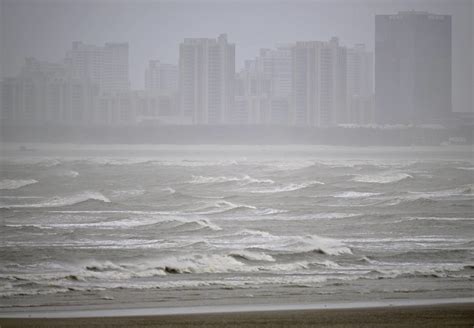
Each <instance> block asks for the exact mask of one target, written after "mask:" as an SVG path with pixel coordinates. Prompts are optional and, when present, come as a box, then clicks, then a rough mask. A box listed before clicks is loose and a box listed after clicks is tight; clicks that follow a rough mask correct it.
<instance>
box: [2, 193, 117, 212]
mask: <svg viewBox="0 0 474 328" xmlns="http://www.w3.org/2000/svg"><path fill="white" fill-rule="evenodd" d="M91 200H92V201H100V202H104V203H110V200H109V199H108V198H107V197H105V196H104V195H103V194H101V193H100V192H96V191H84V192H81V193H77V194H73V195H69V196H63V197H59V196H56V197H52V198H50V199H47V200H45V201H42V202H39V203H30V204H16V205H15V204H14V205H5V206H2V207H0V208H7V209H8V208H49V207H63V206H71V205H76V204H80V203H83V202H86V201H91Z"/></svg>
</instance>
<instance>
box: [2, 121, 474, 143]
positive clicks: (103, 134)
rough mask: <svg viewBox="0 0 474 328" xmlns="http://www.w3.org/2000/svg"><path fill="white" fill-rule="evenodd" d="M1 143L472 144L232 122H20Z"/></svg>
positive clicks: (396, 131)
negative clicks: (87, 124)
mask: <svg viewBox="0 0 474 328" xmlns="http://www.w3.org/2000/svg"><path fill="white" fill-rule="evenodd" d="M0 140H1V141H2V142H20V143H21V142H47V143H64V142H70V143H84V144H229V145H230V144H235V145H285V144H310V145H311V144H313V145H340V146H411V145H420V146H439V145H447V144H461V145H462V144H464V145H472V144H473V134H472V130H471V129H470V128H469V127H468V126H466V127H458V128H433V127H429V126H428V127H406V126H405V127H403V126H400V127H388V128H381V127H326V128H315V127H294V126H291V127H289V126H265V125H253V126H237V125H222V126H212V125H146V126H67V125H62V126H59V125H55V126H46V125H45V126H25V125H6V124H3V125H2V126H1V129H0Z"/></svg>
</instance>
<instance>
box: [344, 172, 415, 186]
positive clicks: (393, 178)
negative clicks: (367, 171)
mask: <svg viewBox="0 0 474 328" xmlns="http://www.w3.org/2000/svg"><path fill="white" fill-rule="evenodd" d="M406 179H413V176H411V175H410V174H407V173H383V174H374V175H358V176H355V177H354V178H353V179H352V181H356V182H365V183H381V184H385V183H393V182H399V181H403V180H406Z"/></svg>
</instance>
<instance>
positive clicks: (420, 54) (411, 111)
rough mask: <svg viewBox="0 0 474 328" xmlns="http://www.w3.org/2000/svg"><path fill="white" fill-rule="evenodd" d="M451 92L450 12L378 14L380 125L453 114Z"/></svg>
mask: <svg viewBox="0 0 474 328" xmlns="http://www.w3.org/2000/svg"><path fill="white" fill-rule="evenodd" d="M451 92H452V91H451V16H449V15H434V14H430V13H427V12H415V11H409V12H399V13H398V14H396V15H377V16H376V17H375V107H376V120H377V123H380V124H413V123H431V122H436V121H437V120H439V119H443V118H445V117H446V116H447V115H448V114H449V113H451Z"/></svg>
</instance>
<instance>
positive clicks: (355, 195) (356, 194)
mask: <svg viewBox="0 0 474 328" xmlns="http://www.w3.org/2000/svg"><path fill="white" fill-rule="evenodd" d="M378 195H380V193H377V192H359V191H344V192H341V193H338V194H335V195H333V197H336V198H366V197H372V196H378Z"/></svg>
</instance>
